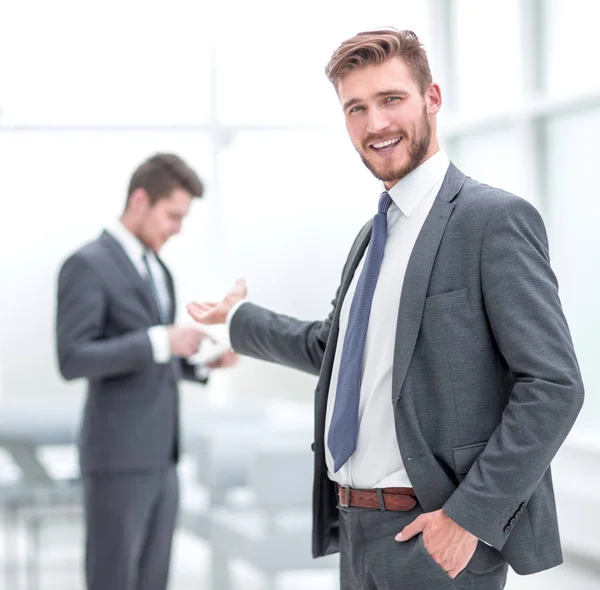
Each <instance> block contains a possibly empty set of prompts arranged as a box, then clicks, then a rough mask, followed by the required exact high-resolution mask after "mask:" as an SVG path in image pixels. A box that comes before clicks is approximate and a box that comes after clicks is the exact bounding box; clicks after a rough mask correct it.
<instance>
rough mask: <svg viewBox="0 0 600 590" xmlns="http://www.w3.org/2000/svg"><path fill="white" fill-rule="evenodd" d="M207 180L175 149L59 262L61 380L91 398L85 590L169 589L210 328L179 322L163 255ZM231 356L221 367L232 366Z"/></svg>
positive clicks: (86, 423) (83, 459) (148, 167)
mask: <svg viewBox="0 0 600 590" xmlns="http://www.w3.org/2000/svg"><path fill="white" fill-rule="evenodd" d="M202 193H203V186H202V183H201V181H200V179H199V178H198V176H197V174H196V172H194V171H193V170H192V169H191V168H190V167H188V166H187V164H185V163H184V162H183V161H182V160H181V159H180V158H179V157H177V156H175V155H171V154H157V155H155V156H153V157H151V158H150V159H148V160H147V161H146V162H144V163H143V164H141V165H140V166H139V167H138V169H137V170H136V171H135V172H134V174H133V176H132V178H131V181H130V185H129V190H128V194H127V203H126V207H125V211H124V213H123V214H122V216H121V218H120V220H119V221H118V222H116V223H114V224H113V225H112V226H110V227H108V228H107V229H106V231H103V232H102V234H101V235H100V237H98V238H97V239H96V240H94V241H93V242H91V243H89V244H87V245H86V246H84V247H83V248H81V249H80V250H78V251H77V252H75V253H74V254H73V255H72V256H70V257H69V258H68V260H67V261H66V262H65V263H64V265H63V267H62V268H61V271H60V276H59V280H58V310H57V324H56V332H57V345H58V361H59V365H60V370H61V373H62V374H63V376H64V377H65V378H66V379H77V378H80V377H84V378H86V379H87V380H88V382H89V385H88V395H87V402H86V405H85V411H84V416H83V424H82V428H81V433H80V444H79V458H80V466H81V471H82V475H83V482H84V491H85V523H86V528H87V537H86V578H87V587H88V589H89V590H164V589H165V588H166V586H167V578H168V571H169V560H170V552H171V542H172V537H173V529H174V526H175V520H176V513H177V507H178V498H179V489H178V482H177V473H176V463H177V460H178V456H179V428H178V424H179V398H178V391H177V382H178V380H179V379H180V378H181V377H183V378H185V379H189V380H192V381H198V382H200V383H205V382H206V377H204V376H200V375H198V374H197V372H196V368H195V367H194V366H192V365H190V364H188V362H187V361H186V357H188V356H190V355H192V354H194V353H195V352H196V351H197V350H198V347H199V346H200V342H201V340H202V339H203V338H204V333H203V332H202V331H200V330H199V329H197V328H195V327H193V326H192V327H182V326H176V325H173V321H174V318H175V300H176V299H175V290H174V286H173V280H172V278H171V275H170V273H169V271H168V269H167V267H166V266H165V265H164V263H163V262H162V260H161V259H160V258H159V257H158V252H159V251H160V249H161V247H162V246H163V245H164V244H165V243H166V242H167V240H169V238H171V237H172V236H173V235H175V234H178V233H179V231H180V230H181V224H182V221H183V219H184V218H185V217H186V216H187V214H188V212H189V209H190V205H191V203H192V198H193V197H200V196H202ZM234 362H235V357H234V356H233V355H232V354H230V355H225V356H224V357H222V358H221V360H220V361H219V362H217V363H215V365H214V366H228V365H231V364H233V363H234Z"/></svg>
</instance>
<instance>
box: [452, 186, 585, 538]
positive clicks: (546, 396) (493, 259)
mask: <svg viewBox="0 0 600 590" xmlns="http://www.w3.org/2000/svg"><path fill="white" fill-rule="evenodd" d="M481 284H482V294H483V301H484V305H485V310H486V313H487V317H488V320H489V324H490V327H491V330H492V332H493V335H494V338H495V340H496V343H497V345H498V349H499V351H500V354H501V355H502V356H503V358H504V359H505V361H506V363H507V365H508V367H509V369H510V371H511V373H512V375H513V379H514V385H513V388H512V391H511V394H510V397H509V400H508V404H507V405H506V407H505V410H504V412H503V415H502V419H501V422H500V424H499V425H498V427H497V428H496V430H495V431H494V432H493V434H492V436H491V438H490V439H489V441H488V443H487V445H486V447H485V449H484V451H483V452H482V453H481V455H480V456H479V457H478V458H477V460H476V461H475V463H474V465H473V467H472V468H471V470H470V471H469V473H468V474H467V476H466V477H465V479H464V480H463V481H462V482H461V484H460V485H459V487H458V488H457V490H456V491H455V493H454V494H453V495H452V496H451V497H450V498H449V499H448V501H447V502H446V504H445V505H444V507H443V510H444V512H446V514H448V516H450V517H451V518H452V519H453V520H454V521H456V522H457V523H458V524H459V525H461V526H462V527H463V528H465V529H467V530H468V531H470V532H471V533H472V534H474V535H476V536H477V537H479V538H480V539H482V540H483V541H486V542H487V543H489V544H491V545H492V546H494V547H495V548H496V549H501V548H502V547H503V545H504V543H505V542H506V540H507V538H508V536H509V534H510V532H511V530H512V527H513V526H514V524H515V523H516V521H517V520H518V518H519V517H520V515H521V514H522V512H523V507H524V506H525V505H526V504H527V502H528V500H529V498H530V497H531V495H532V494H533V492H534V491H535V489H536V487H537V485H538V484H539V482H540V480H541V478H542V476H543V475H544V473H545V472H546V471H547V469H548V467H549V465H550V462H551V460H552V459H553V457H554V455H555V454H556V452H557V451H558V449H559V447H560V446H561V444H562V443H563V441H564V439H565V438H566V436H567V434H568V432H569V430H570V429H571V427H572V426H573V423H574V422H575V419H576V417H577V415H578V413H579V411H580V409H581V406H582V404H583V397H584V391H583V384H582V381H581V375H580V372H579V366H578V364H577V359H576V357H575V351H574V349H573V344H572V342H571V336H570V333H569V328H568V326H567V322H566V320H565V317H564V315H563V311H562V308H561V303H560V300H559V296H558V284H557V281H556V278H555V276H554V273H553V272H552V269H551V268H550V261H549V256H548V242H547V237H546V231H545V228H544V225H543V222H542V219H541V217H540V215H539V213H538V212H537V211H536V210H535V208H534V207H532V206H531V205H530V204H529V203H527V202H526V201H524V200H522V199H517V198H515V197H513V198H512V199H511V200H509V201H507V202H506V203H505V204H504V205H503V206H502V208H498V209H497V210H495V212H494V213H492V215H491V216H490V218H489V220H488V223H487V226H486V229H485V232H484V236H483V241H482V251H481Z"/></svg>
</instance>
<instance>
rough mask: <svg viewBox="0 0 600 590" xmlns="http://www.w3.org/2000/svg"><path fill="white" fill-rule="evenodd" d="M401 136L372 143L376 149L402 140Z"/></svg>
mask: <svg viewBox="0 0 600 590" xmlns="http://www.w3.org/2000/svg"><path fill="white" fill-rule="evenodd" d="M400 139H401V138H400V137H396V138H395V139H388V140H387V141H380V142H379V143H374V144H372V145H373V147H374V148H375V149H381V148H384V147H387V146H389V145H394V144H395V143H398V142H399V141H400Z"/></svg>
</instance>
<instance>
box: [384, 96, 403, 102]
mask: <svg viewBox="0 0 600 590" xmlns="http://www.w3.org/2000/svg"><path fill="white" fill-rule="evenodd" d="M398 100H400V97H399V96H386V98H385V100H384V101H383V102H395V101H398Z"/></svg>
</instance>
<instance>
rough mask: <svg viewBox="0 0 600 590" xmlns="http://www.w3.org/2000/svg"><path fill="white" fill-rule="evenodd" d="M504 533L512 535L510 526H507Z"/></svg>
mask: <svg viewBox="0 0 600 590" xmlns="http://www.w3.org/2000/svg"><path fill="white" fill-rule="evenodd" d="M504 532H505V533H510V526H509V525H506V526H505V527H504Z"/></svg>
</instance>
